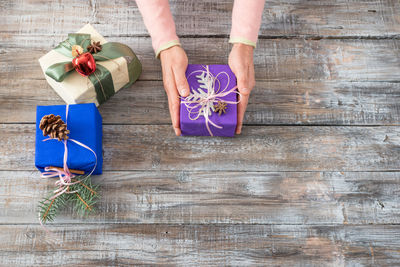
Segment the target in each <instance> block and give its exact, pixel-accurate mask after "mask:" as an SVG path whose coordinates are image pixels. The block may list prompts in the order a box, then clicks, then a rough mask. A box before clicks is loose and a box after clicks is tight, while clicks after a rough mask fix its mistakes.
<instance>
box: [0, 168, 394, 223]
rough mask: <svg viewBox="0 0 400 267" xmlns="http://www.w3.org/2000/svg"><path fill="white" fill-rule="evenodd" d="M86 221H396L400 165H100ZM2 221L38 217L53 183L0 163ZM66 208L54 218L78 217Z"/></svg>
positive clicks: (70, 219)
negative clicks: (199, 168) (223, 168)
mask: <svg viewBox="0 0 400 267" xmlns="http://www.w3.org/2000/svg"><path fill="white" fill-rule="evenodd" d="M93 181H94V182H95V183H97V184H99V185H100V186H101V188H100V192H101V196H102V197H101V199H100V202H99V203H98V205H97V206H96V210H97V211H96V213H95V214H93V215H92V216H90V217H89V218H85V221H84V222H85V223H97V224H103V223H135V224H150V223H155V224H157V223H162V224H168V223H176V224H181V223H185V224H221V223H224V224H290V225H295V224H298V225H327V224H328V225H333V224H335V225H342V224H346V225H347V224H374V225H376V224H399V223H400V204H399V203H400V196H399V194H398V192H400V173H399V172H194V171H136V172H109V171H107V172H105V173H104V174H103V175H101V176H95V177H93ZM0 184H1V185H2V186H1V187H0V206H1V207H3V208H2V209H1V210H0V224H1V223H3V224H21V223H23V224H36V223H37V222H38V218H37V212H38V209H37V204H38V202H39V200H41V199H42V198H43V196H45V195H47V194H48V192H49V191H50V190H51V189H52V188H53V187H54V179H41V178H39V172H38V171H31V172H28V171H18V172H15V171H14V172H13V171H0ZM70 214H71V210H69V209H66V210H65V211H64V213H62V214H61V215H60V216H59V217H58V218H57V220H56V224H59V223H72V224H74V223H76V222H82V220H80V219H81V218H77V217H71V216H70Z"/></svg>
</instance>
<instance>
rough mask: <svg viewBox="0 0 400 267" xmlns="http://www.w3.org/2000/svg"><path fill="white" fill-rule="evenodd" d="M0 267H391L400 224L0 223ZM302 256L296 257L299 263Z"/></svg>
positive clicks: (397, 247)
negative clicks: (37, 266) (38, 265)
mask: <svg viewBox="0 0 400 267" xmlns="http://www.w3.org/2000/svg"><path fill="white" fill-rule="evenodd" d="M0 230H1V233H2V241H3V242H2V243H0V251H1V252H0V253H1V254H2V256H3V257H0V264H2V265H14V266H15V265H18V266H29V265H35V264H36V263H38V262H40V263H41V265H44V266H48V265H52V266H54V265H60V264H63V263H65V262H68V264H69V265H76V264H78V265H80V266H89V265H90V266H122V265H137V264H148V265H149V264H150V265H154V264H168V265H179V266H199V265H218V266H221V265H240V266H249V265H260V266H261V265H262V266H265V265H268V266H282V265H283V266H360V265H361V266H396V265H399V264H400V259H399V256H400V255H399V254H400V252H399V250H400V242H399V240H400V234H399V233H400V226H398V225H381V226H376V227H375V228H374V229H373V230H371V227H370V226H368V225H354V226H301V225H299V226H296V225H295V226H293V225H282V226H281V225H278V226H277V225H163V224H158V225H157V224H151V225H130V224H105V225H96V224H95V225H91V224H85V225H80V224H78V225H73V224H68V225H63V224H61V225H58V226H56V227H52V228H51V230H52V231H53V233H52V234H51V235H50V234H48V235H46V232H44V230H43V229H42V228H41V227H40V226H38V225H2V226H0ZM299 259H301V260H299Z"/></svg>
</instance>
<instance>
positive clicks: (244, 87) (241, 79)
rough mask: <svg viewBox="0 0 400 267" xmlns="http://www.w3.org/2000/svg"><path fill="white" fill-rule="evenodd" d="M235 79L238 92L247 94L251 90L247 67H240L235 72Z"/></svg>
mask: <svg viewBox="0 0 400 267" xmlns="http://www.w3.org/2000/svg"><path fill="white" fill-rule="evenodd" d="M235 75H236V79H237V87H238V90H239V92H240V93H241V94H242V95H244V96H248V95H250V92H251V89H252V88H251V84H250V78H249V68H247V67H246V68H241V69H239V70H238V71H236V73H235Z"/></svg>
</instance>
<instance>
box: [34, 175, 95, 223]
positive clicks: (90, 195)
mask: <svg viewBox="0 0 400 267" xmlns="http://www.w3.org/2000/svg"><path fill="white" fill-rule="evenodd" d="M76 181H79V182H78V183H76V184H73V185H70V186H69V188H68V191H67V192H66V193H64V194H62V195H59V196H57V197H56V198H54V199H51V198H52V197H53V196H54V193H53V194H51V195H49V196H48V197H46V198H44V199H43V200H42V201H40V202H39V215H40V220H41V222H42V223H46V222H51V221H53V220H54V218H55V217H56V216H57V214H58V212H59V210H60V209H61V208H62V207H64V206H66V205H67V204H72V205H73V210H74V212H76V213H77V214H79V215H81V216H84V215H88V214H89V213H91V212H93V211H94V208H93V206H94V205H95V204H96V202H97V200H98V198H99V195H98V187H99V186H98V185H93V184H92V181H91V179H90V176H86V175H80V176H76V177H74V178H73V179H72V182H76ZM75 191H76V192H75Z"/></svg>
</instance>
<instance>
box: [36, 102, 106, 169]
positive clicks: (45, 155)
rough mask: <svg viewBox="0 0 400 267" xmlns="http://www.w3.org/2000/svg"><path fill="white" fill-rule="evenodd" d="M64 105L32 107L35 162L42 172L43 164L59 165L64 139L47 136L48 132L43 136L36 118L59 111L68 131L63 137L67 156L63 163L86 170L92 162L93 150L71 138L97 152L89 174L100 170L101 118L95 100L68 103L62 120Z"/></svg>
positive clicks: (101, 163)
mask: <svg viewBox="0 0 400 267" xmlns="http://www.w3.org/2000/svg"><path fill="white" fill-rule="evenodd" d="M66 107H67V106H66V105H56V106H38V107H37V110H36V154H35V165H36V167H37V168H38V169H39V170H40V171H41V172H43V171H44V168H45V167H48V166H53V167H60V168H62V167H63V157H64V143H63V142H62V141H58V140H57V139H51V140H47V141H44V140H45V139H48V138H49V136H43V133H42V130H40V128H39V124H40V120H41V119H42V117H43V116H45V115H49V114H54V115H60V116H61V119H62V120H63V121H64V122H66V123H67V129H68V130H69V131H70V134H69V135H68V136H69V140H68V141H67V148H68V157H67V166H68V168H69V169H75V170H81V171H85V173H90V172H91V171H92V169H93V167H94V166H95V165H96V157H95V156H94V154H93V153H92V152H91V151H90V150H88V149H86V148H84V147H82V146H80V145H78V144H76V143H74V142H73V141H71V139H74V140H76V141H78V142H80V143H82V144H84V145H86V146H88V147H90V148H91V149H92V150H93V151H94V152H95V153H96V156H97V165H96V168H95V170H94V171H93V174H101V173H102V166H103V156H102V137H103V127H102V118H101V115H100V113H99V111H98V110H97V108H96V106H95V104H93V103H90V104H77V105H69V107H68V120H66V119H65V118H66Z"/></svg>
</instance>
